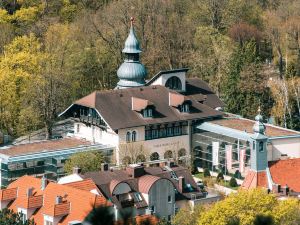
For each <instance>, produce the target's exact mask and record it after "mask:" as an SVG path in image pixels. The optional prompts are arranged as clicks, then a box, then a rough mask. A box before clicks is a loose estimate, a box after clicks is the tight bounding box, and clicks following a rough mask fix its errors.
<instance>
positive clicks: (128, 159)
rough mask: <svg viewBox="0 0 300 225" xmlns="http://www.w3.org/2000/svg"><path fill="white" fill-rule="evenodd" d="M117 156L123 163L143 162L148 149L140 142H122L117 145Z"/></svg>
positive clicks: (147, 156) (146, 156)
mask: <svg viewBox="0 0 300 225" xmlns="http://www.w3.org/2000/svg"><path fill="white" fill-rule="evenodd" d="M119 157H120V160H121V161H122V162H123V164H125V165H127V164H131V163H139V162H145V161H147V159H148V158H149V150H148V149H147V148H145V146H144V145H143V143H141V142H130V143H122V144H120V145H119Z"/></svg>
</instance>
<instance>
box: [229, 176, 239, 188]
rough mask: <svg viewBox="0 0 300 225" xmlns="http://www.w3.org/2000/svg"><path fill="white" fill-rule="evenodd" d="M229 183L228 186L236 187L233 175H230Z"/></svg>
mask: <svg viewBox="0 0 300 225" xmlns="http://www.w3.org/2000/svg"><path fill="white" fill-rule="evenodd" d="M229 185H230V187H237V186H238V184H237V182H236V179H235V178H234V177H231V179H230V181H229Z"/></svg>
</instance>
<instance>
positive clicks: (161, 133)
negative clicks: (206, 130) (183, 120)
mask: <svg viewBox="0 0 300 225" xmlns="http://www.w3.org/2000/svg"><path fill="white" fill-rule="evenodd" d="M182 134H184V132H183V127H182V126H181V125H178V126H174V127H173V126H172V127H160V128H150V129H147V130H145V140H152V139H156V138H164V137H172V136H178V135H182Z"/></svg>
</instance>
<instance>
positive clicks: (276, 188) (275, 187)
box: [272, 184, 280, 194]
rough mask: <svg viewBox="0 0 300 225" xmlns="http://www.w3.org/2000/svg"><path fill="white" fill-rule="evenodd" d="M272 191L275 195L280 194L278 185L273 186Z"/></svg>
mask: <svg viewBox="0 0 300 225" xmlns="http://www.w3.org/2000/svg"><path fill="white" fill-rule="evenodd" d="M272 191H273V193H275V194H278V193H279V192H280V185H279V184H273V186H272Z"/></svg>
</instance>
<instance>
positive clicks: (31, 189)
mask: <svg viewBox="0 0 300 225" xmlns="http://www.w3.org/2000/svg"><path fill="white" fill-rule="evenodd" d="M32 191H33V188H32V187H30V188H28V189H27V193H26V194H27V197H30V196H32Z"/></svg>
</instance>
